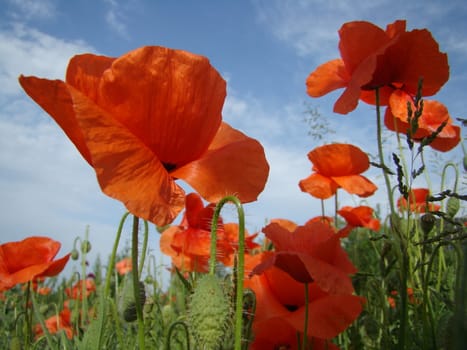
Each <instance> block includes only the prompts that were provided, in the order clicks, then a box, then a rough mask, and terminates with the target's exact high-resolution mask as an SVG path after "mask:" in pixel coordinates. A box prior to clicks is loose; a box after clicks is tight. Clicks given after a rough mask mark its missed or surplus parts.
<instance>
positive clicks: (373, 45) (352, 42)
mask: <svg viewBox="0 0 467 350" xmlns="http://www.w3.org/2000/svg"><path fill="white" fill-rule="evenodd" d="M339 38H340V40H339V51H340V53H341V57H342V60H343V61H344V62H345V66H346V68H347V69H348V70H349V71H350V72H354V71H355V70H356V69H357V68H358V67H359V65H360V64H361V63H362V62H363V61H364V60H365V59H366V58H367V57H369V56H371V55H372V54H374V52H375V51H377V50H378V49H380V48H381V46H382V45H384V44H385V43H387V42H389V41H390V38H389V37H388V35H387V34H386V32H385V31H384V30H383V29H381V28H380V27H378V26H376V25H374V24H373V23H370V22H366V21H353V22H347V23H344V24H343V25H342V27H341V28H340V29H339Z"/></svg>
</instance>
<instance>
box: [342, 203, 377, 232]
mask: <svg viewBox="0 0 467 350" xmlns="http://www.w3.org/2000/svg"><path fill="white" fill-rule="evenodd" d="M337 213H338V214H339V215H340V216H342V217H343V218H344V219H345V221H347V229H348V231H349V232H350V231H351V230H352V229H353V228H354V227H366V228H369V229H370V230H373V231H379V229H380V227H381V223H380V222H379V220H378V219H376V218H375V217H374V216H373V214H374V211H373V208H371V207H368V206H366V205H360V206H358V207H350V206H345V207H342V208H341V209H339V210H338V211H337Z"/></svg>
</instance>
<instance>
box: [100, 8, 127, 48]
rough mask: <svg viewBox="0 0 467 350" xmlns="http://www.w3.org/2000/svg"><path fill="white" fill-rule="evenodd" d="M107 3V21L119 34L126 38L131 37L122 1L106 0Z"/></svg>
mask: <svg viewBox="0 0 467 350" xmlns="http://www.w3.org/2000/svg"><path fill="white" fill-rule="evenodd" d="M104 3H105V4H107V11H106V13H105V21H106V22H107V24H108V25H109V27H110V28H111V29H112V30H114V31H115V32H116V33H117V34H118V35H119V36H121V37H122V38H124V39H129V38H130V34H129V32H128V28H127V26H126V24H125V19H126V18H125V15H124V10H123V9H122V7H121V6H122V5H121V3H119V2H117V1H116V0H104Z"/></svg>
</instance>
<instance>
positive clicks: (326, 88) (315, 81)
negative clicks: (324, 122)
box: [306, 59, 350, 97]
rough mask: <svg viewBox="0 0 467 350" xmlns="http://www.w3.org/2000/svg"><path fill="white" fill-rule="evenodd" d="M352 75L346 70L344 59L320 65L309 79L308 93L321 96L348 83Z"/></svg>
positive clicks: (307, 81)
mask: <svg viewBox="0 0 467 350" xmlns="http://www.w3.org/2000/svg"><path fill="white" fill-rule="evenodd" d="M348 80H350V76H349V75H348V73H347V71H346V70H345V66H344V61H342V60H341V59H335V60H332V61H329V62H326V63H324V64H322V65H320V66H319V67H318V68H316V70H315V71H314V72H312V73H311V74H310V75H309V76H308V78H307V80H306V86H307V93H308V95H310V96H311V97H321V96H324V95H326V94H327V93H329V92H331V91H334V90H336V89H340V88H343V87H345V86H346V85H347V82H348Z"/></svg>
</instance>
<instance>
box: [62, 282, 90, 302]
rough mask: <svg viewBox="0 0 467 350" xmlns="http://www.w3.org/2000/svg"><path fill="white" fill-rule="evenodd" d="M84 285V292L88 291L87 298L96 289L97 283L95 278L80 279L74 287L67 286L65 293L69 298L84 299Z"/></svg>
mask: <svg viewBox="0 0 467 350" xmlns="http://www.w3.org/2000/svg"><path fill="white" fill-rule="evenodd" d="M83 287H84V292H85V293H86V298H88V297H89V296H90V295H91V294H92V293H94V292H95V291H96V284H95V283H94V279H92V278H86V279H85V280H79V281H78V282H76V283H75V284H74V285H73V287H71V288H66V289H65V293H66V295H67V296H68V298H71V299H75V300H83V295H84V294H83Z"/></svg>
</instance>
